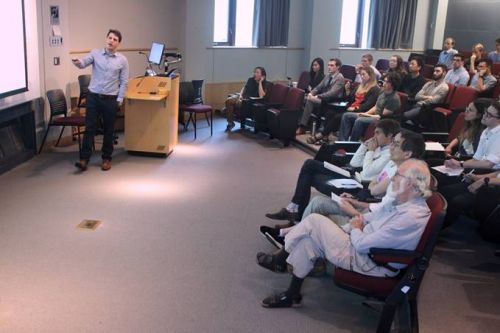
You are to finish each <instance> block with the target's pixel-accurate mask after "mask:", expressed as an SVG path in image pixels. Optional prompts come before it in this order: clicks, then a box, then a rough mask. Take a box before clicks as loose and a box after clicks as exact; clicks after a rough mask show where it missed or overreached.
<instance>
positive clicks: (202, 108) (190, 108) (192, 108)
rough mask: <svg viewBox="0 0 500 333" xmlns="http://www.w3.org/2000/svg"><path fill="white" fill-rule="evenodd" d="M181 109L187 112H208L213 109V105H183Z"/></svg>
mask: <svg viewBox="0 0 500 333" xmlns="http://www.w3.org/2000/svg"><path fill="white" fill-rule="evenodd" d="M179 110H181V111H185V112H195V113H207V112H211V111H212V107H211V106H210V105H206V104H191V105H181V106H179Z"/></svg>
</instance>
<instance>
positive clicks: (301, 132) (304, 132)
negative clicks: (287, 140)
mask: <svg viewBox="0 0 500 333" xmlns="http://www.w3.org/2000/svg"><path fill="white" fill-rule="evenodd" d="M302 134H306V130H305V129H304V127H301V126H299V128H297V130H296V131H295V135H302Z"/></svg>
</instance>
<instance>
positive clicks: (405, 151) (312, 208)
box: [260, 130, 425, 247]
mask: <svg viewBox="0 0 500 333" xmlns="http://www.w3.org/2000/svg"><path fill="white" fill-rule="evenodd" d="M389 151H390V158H391V160H390V161H389V163H387V164H386V165H385V167H384V168H383V169H382V171H381V172H380V173H379V174H378V175H377V177H376V178H374V179H373V180H372V181H371V182H370V184H369V185H368V190H369V191H370V195H372V196H374V197H378V198H382V200H381V202H371V203H369V202H366V201H361V200H358V199H356V198H355V197H354V196H353V195H351V194H349V193H343V194H341V197H342V199H341V200H340V201H339V202H336V201H333V200H332V199H331V198H330V197H329V196H326V195H318V196H315V197H314V198H312V199H311V201H310V202H309V204H308V205H307V207H306V208H305V210H304V213H303V215H302V219H305V218H306V217H307V216H309V215H310V214H312V213H316V214H321V215H324V216H327V217H329V218H330V219H331V220H333V221H334V222H335V223H337V224H339V225H340V226H342V225H344V224H346V223H347V222H348V221H349V219H350V218H351V217H353V216H355V215H358V214H360V213H366V212H369V211H371V212H374V211H376V210H377V209H379V208H380V207H381V206H382V205H384V204H385V202H386V201H390V200H393V199H394V192H393V189H392V185H391V178H392V176H394V174H395V173H396V171H397V169H398V167H399V166H400V165H401V164H402V163H403V162H405V161H407V160H409V159H410V158H413V159H418V158H421V157H422V155H423V154H424V152H425V143H424V139H423V137H422V135H420V134H418V133H415V132H411V131H408V130H402V131H401V132H400V133H398V134H396V136H395V137H394V140H393V141H392V143H391V144H390V147H389ZM365 191H366V190H361V191H360V192H362V193H360V192H358V194H357V197H362V196H363V195H361V194H365ZM323 193H324V191H323ZM293 225H294V224H289V225H282V226H275V227H274V228H271V227H267V226H261V227H260V231H261V233H263V234H264V235H266V233H267V235H266V237H267V238H268V239H269V241H270V242H271V243H272V244H273V245H275V246H278V247H279V245H278V244H283V237H284V236H285V235H286V234H287V233H288V232H289V231H290V230H291V227H293Z"/></svg>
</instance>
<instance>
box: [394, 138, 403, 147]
mask: <svg viewBox="0 0 500 333" xmlns="http://www.w3.org/2000/svg"><path fill="white" fill-rule="evenodd" d="M402 143H403V141H398V140H392V141H391V145H392V146H394V147H401V144H402Z"/></svg>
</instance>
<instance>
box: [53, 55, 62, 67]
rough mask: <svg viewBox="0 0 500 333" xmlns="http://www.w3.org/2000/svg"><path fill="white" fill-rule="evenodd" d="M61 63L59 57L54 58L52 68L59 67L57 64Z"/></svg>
mask: <svg viewBox="0 0 500 333" xmlns="http://www.w3.org/2000/svg"><path fill="white" fill-rule="evenodd" d="M60 63H61V61H60V59H59V57H54V66H59V64H60Z"/></svg>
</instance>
